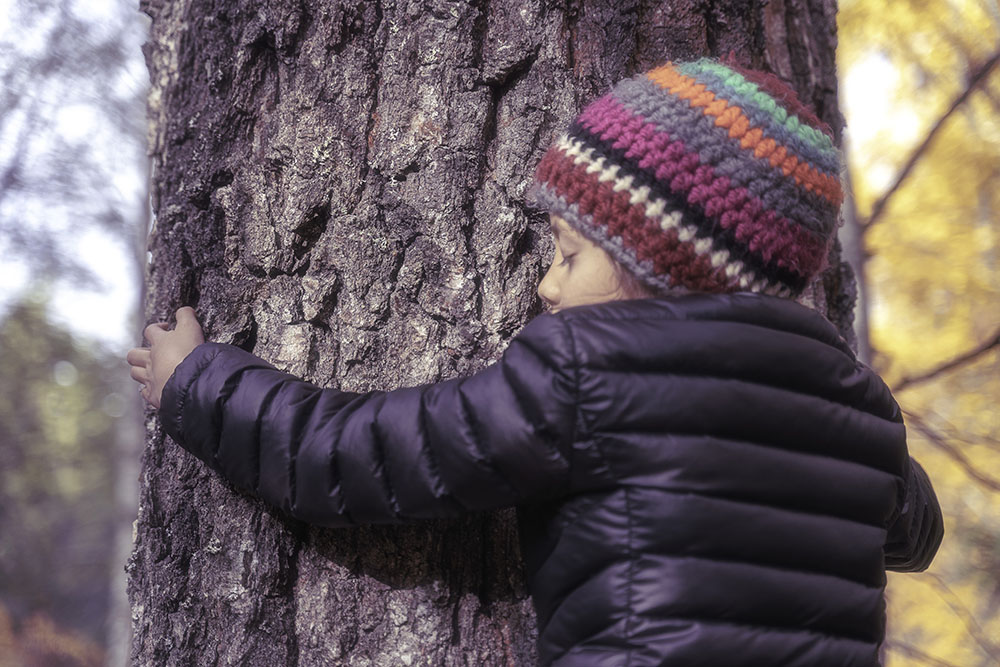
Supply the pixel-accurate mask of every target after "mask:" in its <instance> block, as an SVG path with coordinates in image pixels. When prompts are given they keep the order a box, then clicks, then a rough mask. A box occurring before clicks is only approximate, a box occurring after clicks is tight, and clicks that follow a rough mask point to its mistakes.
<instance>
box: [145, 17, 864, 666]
mask: <svg viewBox="0 0 1000 667" xmlns="http://www.w3.org/2000/svg"><path fill="white" fill-rule="evenodd" d="M142 9H143V11H145V12H147V13H148V14H149V15H150V16H151V17H152V19H153V22H152V28H151V35H150V42H149V43H148V45H147V47H146V57H147V63H148V66H149V69H150V76H151V81H152V86H153V87H152V91H151V94H150V98H149V114H150V122H151V141H152V144H151V151H152V155H153V159H154V179H153V192H152V202H153V210H154V214H155V224H154V230H153V234H152V237H151V239H150V248H151V250H152V253H153V260H152V264H151V268H150V270H149V273H148V277H147V289H148V297H149V300H148V304H149V305H148V308H147V316H148V318H149V319H150V320H154V319H165V318H166V317H167V316H169V315H170V314H171V313H172V312H173V310H174V309H175V308H177V307H178V306H179V305H182V304H191V305H195V306H197V308H198V310H199V313H200V315H201V317H202V318H203V320H204V323H205V325H206V330H207V334H208V336H209V337H210V338H211V339H213V340H216V341H222V342H232V343H235V344H238V345H241V346H243V347H244V348H246V349H249V350H252V351H254V352H255V353H257V354H258V355H260V356H263V357H265V358H267V359H268V360H270V361H272V362H274V363H276V364H277V365H278V366H280V367H282V368H284V369H287V370H289V371H291V372H293V373H295V374H298V375H300V376H304V377H305V378H307V379H309V380H312V381H314V382H317V383H319V384H322V385H331V386H338V387H341V388H343V389H347V390H353V391H360V390H367V389H375V388H379V389H384V388H392V387H397V386H403V385H412V384H417V383H423V382H432V381H435V380H440V379H444V378H449V377H452V376H455V375H459V374H467V373H471V372H474V371H475V370H477V369H480V368H482V367H484V366H485V365H487V364H488V363H490V362H491V361H493V360H495V359H496V358H497V356H498V355H499V353H500V351H501V350H502V348H503V347H504V345H505V343H506V341H507V340H508V339H509V338H510V337H511V336H512V335H513V334H514V333H515V332H516V331H518V330H519V328H520V327H521V326H522V325H523V324H524V323H525V322H526V321H527V320H528V319H529V318H530V317H531V316H533V315H534V314H535V313H537V312H538V308H539V305H540V304H539V303H538V301H537V298H536V296H535V287H536V285H537V282H538V279H539V275H540V271H541V269H542V264H543V262H544V260H545V259H546V256H547V255H548V254H549V252H550V250H551V247H550V242H549V241H548V239H547V229H546V228H547V223H546V221H545V219H544V217H543V216H541V215H539V214H537V213H532V212H530V211H528V210H526V208H525V207H524V205H523V199H524V195H525V191H526V189H527V187H528V185H529V183H530V178H531V174H532V172H533V169H534V166H535V164H536V163H537V161H538V160H539V159H540V157H541V155H542V152H543V151H544V150H545V148H546V147H547V146H548V144H549V143H550V141H551V140H552V139H553V133H554V132H557V131H559V130H561V129H562V128H563V127H564V126H565V124H566V123H567V122H568V121H569V120H570V119H571V118H572V117H573V116H574V115H575V114H576V113H577V112H578V111H579V110H580V108H581V107H582V106H583V105H584V104H585V103H586V102H588V101H590V100H592V99H594V98H595V97H596V96H597V95H599V94H601V93H603V92H604V91H605V90H607V89H608V88H609V87H610V86H611V85H612V84H613V83H614V82H615V81H617V80H619V79H621V78H623V77H625V76H627V75H630V74H633V73H636V72H639V71H642V70H644V69H647V68H649V67H651V66H653V65H655V64H659V63H660V62H662V61H664V60H667V59H669V58H675V59H683V58H691V57H695V56H698V55H703V54H710V53H711V54H728V53H730V52H732V53H733V54H734V55H735V56H736V57H737V58H741V59H743V60H744V61H745V62H747V63H748V64H751V65H753V66H756V67H765V66H766V67H769V68H770V69H772V70H774V71H776V72H777V73H778V74H779V75H781V76H783V77H784V78H786V79H788V80H789V81H790V82H791V83H792V84H793V85H794V86H795V87H796V88H797V89H798V91H799V92H800V94H801V96H802V98H803V99H804V100H806V101H808V102H809V103H811V104H812V105H813V106H814V107H816V109H817V111H818V113H819V115H820V116H821V117H822V118H824V119H825V120H826V121H827V122H828V123H829V124H830V125H831V126H833V127H834V128H838V129H839V128H840V126H841V122H840V117H839V114H838V111H837V96H836V91H837V81H836V78H835V71H834V44H835V25H834V16H835V13H836V7H835V3H834V2H833V0H827V1H823V0H808V1H807V0H784V1H781V0H771V2H764V0H752V1H750V2H745V3H730V2H721V1H708V2H706V1H705V0H678V1H677V2H672V3H669V4H668V3H659V2H651V1H648V0H624V1H623V0H617V1H616V2H607V1H601V0H584V1H573V2H554V1H552V2H546V1H543V0H522V1H518V0H481V1H479V2H449V1H446V0H427V1H425V2H417V1H412V2H407V1H400V2H393V1H391V0H383V1H379V2H367V1H361V0H356V1H354V2H327V1H323V2H320V1H318V0H313V1H309V2H281V1H280V0H273V1H267V0H260V1H254V0H240V1H239V2H231V1H223V0H186V1H181V0H176V1H172V2H171V1H167V0H147V1H145V2H143V3H142ZM831 266H832V267H833V269H832V270H831V271H829V272H828V273H827V274H826V275H825V276H824V279H823V280H822V281H820V282H819V283H818V284H817V285H816V286H815V288H814V289H813V290H811V296H812V298H813V299H814V300H815V301H816V303H817V305H818V307H819V308H821V309H823V310H824V311H826V312H827V313H829V314H830V316H831V318H832V319H834V321H836V322H838V323H839V324H840V325H841V328H842V330H843V331H845V334H848V335H849V330H850V301H851V293H852V292H851V286H850V283H849V280H848V279H847V278H848V273H845V271H844V270H843V268H842V267H841V265H840V264H839V262H838V260H837V257H836V256H834V257H833V261H832V262H831ZM147 426H148V435H149V439H148V443H147V448H146V451H145V457H144V461H143V468H142V491H141V502H140V514H139V522H138V532H137V541H136V546H135V551H134V553H133V556H132V558H131V561H130V563H129V572H130V586H129V594H130V599H131V602H132V607H133V614H134V618H135V621H136V625H135V635H134V645H133V659H134V660H135V661H136V662H137V663H138V664H167V665H173V664H200V663H206V662H212V663H225V664H246V665H268V666H271V665H277V664H281V665H294V664H359V665H360V664H379V665H399V664H422V665H459V664H470V665H495V664H518V665H528V664H533V662H534V646H533V643H534V618H533V614H532V611H531V607H530V603H529V602H528V600H527V597H526V593H525V591H524V585H523V581H522V574H521V570H520V563H519V560H520V558H519V555H518V549H517V540H516V531H515V526H514V523H513V521H512V514H511V512H499V513H496V514H491V515H478V516H470V517H467V518H463V519H459V520H456V521H450V522H438V523H434V524H429V525H419V526H409V527H402V528H379V527H376V528H356V529H349V530H336V531H334V530H322V529H315V528H309V527H306V526H304V525H301V524H298V523H296V522H294V521H291V520H289V519H287V518H285V517H283V516H281V515H280V514H279V513H276V512H274V511H271V510H269V509H267V508H265V507H263V506H262V505H261V504H260V503H258V502H256V501H254V500H251V499H249V498H246V497H244V496H241V495H238V494H236V493H234V492H233V491H232V490H231V489H230V488H229V487H228V486H227V485H226V484H225V483H224V482H222V481H221V480H220V479H219V478H218V477H216V476H214V475H213V474H211V473H209V472H208V471H207V469H206V468H205V467H204V466H202V465H201V464H200V463H199V462H197V461H196V460H195V459H193V458H192V457H190V456H188V455H187V454H185V453H184V452H183V451H181V450H180V449H179V448H177V447H176V446H174V445H172V444H170V443H168V442H165V441H164V437H163V435H162V432H161V431H160V430H159V428H158V426H157V423H156V421H155V419H153V418H152V416H151V417H150V419H149V421H148V422H147Z"/></svg>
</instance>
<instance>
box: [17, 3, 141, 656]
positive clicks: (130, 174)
mask: <svg viewBox="0 0 1000 667" xmlns="http://www.w3.org/2000/svg"><path fill="white" fill-rule="evenodd" d="M143 18H144V17H142V16H141V15H140V14H139V13H138V11H137V7H136V6H134V5H133V3H132V2H131V1H130V0H114V1H112V2H100V3H94V2H87V1H86V0H14V1H13V2H3V3H0V254H2V257H3V259H2V260H0V318H4V319H3V321H4V326H5V327H6V328H7V329H8V332H9V331H10V330H13V329H12V327H14V326H15V324H16V323H17V322H22V323H23V322H25V321H26V320H24V318H25V317H29V316H30V317H31V318H33V319H31V326H30V327H29V328H28V330H27V331H28V333H27V339H26V343H27V344H28V347H27V348H25V350H24V351H23V352H22V351H20V350H19V349H18V348H17V347H9V348H6V347H0V358H3V359H4V360H5V362H4V363H5V364H6V365H5V366H4V368H3V371H2V377H3V379H4V380H3V382H4V385H5V386H4V387H3V388H2V389H0V392H4V391H6V392H12V393H10V396H9V398H10V400H12V401H15V403H16V405H18V406H19V408H20V407H28V408H30V407H31V406H32V405H33V403H32V400H33V399H31V398H30V397H32V396H36V395H38V394H39V392H43V393H44V392H49V391H50V390H51V391H53V392H55V394H52V395H50V396H49V398H50V399H51V398H52V396H55V395H58V394H59V393H60V392H62V393H63V394H65V393H66V392H69V395H70V396H71V397H79V396H83V395H86V396H87V399H86V401H83V402H82V403H81V401H76V400H75V399H74V400H73V401H67V402H66V403H65V404H60V405H58V406H55V407H52V406H49V407H47V408H46V409H45V410H42V411H40V412H37V413H36V412H29V413H26V414H20V413H19V412H18V411H17V410H8V411H6V412H3V413H2V414H0V433H3V439H0V457H2V458H3V461H4V465H3V469H2V475H3V476H4V479H5V482H4V485H3V486H2V487H0V495H2V496H3V497H4V502H3V507H2V508H0V513H4V511H5V510H7V511H8V512H9V513H8V514H6V516H7V523H6V524H4V527H3V528H2V529H0V530H2V531H3V532H2V533H0V543H2V544H3V545H4V547H5V548H3V549H0V572H3V573H5V574H4V575H3V576H2V581H0V601H5V602H8V603H9V604H11V608H10V610H9V611H10V612H11V616H10V618H9V620H10V621H11V625H10V628H9V629H10V631H11V632H13V633H15V634H14V635H11V636H12V637H14V638H15V639H16V640H17V641H21V640H22V639H23V640H24V641H25V642H27V643H26V644H25V646H26V647H28V648H25V651H27V653H17V652H16V651H14V650H13V649H10V650H7V648H8V647H7V645H6V644H4V641H5V640H6V638H5V637H4V638H2V639H0V645H2V646H3V648H0V662H3V660H4V659H5V658H7V659H9V660H10V661H11V662H12V663H15V664H43V663H44V664H55V662H56V661H58V660H59V658H56V657H54V656H55V654H54V653H53V654H51V655H49V654H45V653H44V652H45V651H46V650H47V649H46V647H53V646H55V644H54V643H53V641H52V638H53V637H54V636H55V635H57V634H58V633H59V632H62V631H63V630H65V629H66V628H75V629H76V630H79V631H83V632H85V633H86V634H87V638H88V640H89V641H90V642H96V643H97V644H100V645H101V646H102V647H103V648H105V649H107V651H108V653H107V656H108V661H109V662H110V663H111V664H114V665H121V664H124V663H125V662H126V660H127V651H128V645H129V636H128V635H129V628H130V620H131V619H130V616H129V609H128V607H127V601H126V598H125V573H124V571H123V567H122V564H123V562H124V561H125V559H126V558H127V556H128V553H129V550H130V547H131V537H132V521H133V519H134V517H135V508H136V504H137V495H138V494H137V489H136V483H135V480H136V478H137V477H138V456H139V450H140V439H141V435H140V434H141V432H142V421H141V412H140V411H139V405H138V404H139V401H138V399H137V397H136V396H135V394H134V393H132V392H130V393H129V395H128V399H126V400H125V401H124V404H123V405H119V406H118V408H115V409H116V410H120V411H122V412H121V414H116V415H114V416H112V415H110V414H108V413H107V411H105V410H103V409H101V406H103V405H104V404H103V402H102V401H101V400H99V398H100V397H98V398H94V397H93V396H91V395H90V394H89V393H87V392H96V391H98V389H100V390H102V391H105V392H108V395H110V394H113V393H114V392H117V391H118V390H119V389H122V388H121V386H120V385H122V384H125V385H127V384H129V383H128V382H127V381H123V378H122V376H123V366H124V364H123V363H122V361H121V356H122V354H123V353H124V350H120V351H119V350H115V351H113V352H111V351H109V350H108V348H111V347H113V346H114V345H115V343H117V344H118V345H121V342H120V341H122V338H123V333H122V329H124V326H123V324H124V321H126V320H127V319H129V318H131V319H132V320H133V321H134V322H135V323H134V324H133V325H132V326H131V327H130V328H131V329H132V330H137V329H138V320H139V310H140V309H139V307H138V300H137V298H136V297H137V295H138V294H139V290H138V289H137V285H138V284H139V283H140V282H141V276H142V268H143V266H144V265H145V247H144V244H145V234H146V229H147V226H148V222H149V217H148V214H147V211H148V205H147V203H146V201H145V199H146V198H145V183H146V180H147V179H146V176H147V173H148V169H147V164H148V162H147V160H146V156H145V151H144V138H145V122H144V106H145V105H144V100H145V97H146V90H147V87H146V85H145V84H146V72H145V68H144V67H143V65H142V61H141V53H140V50H139V49H140V44H141V42H142V39H143V36H144V33H145V30H144V28H145V25H144V22H143ZM140 240H141V243H140V242H139V241H140ZM98 257H101V258H103V259H104V260H105V261H104V262H103V266H100V268H99V270H94V266H95V263H96V262H98V261H99V260H98ZM108 260H111V261H108ZM39 290H41V291H44V292H45V293H46V294H48V295H49V297H50V299H51V301H50V302H49V304H48V306H49V307H48V308H47V310H46V311H45V314H44V317H42V315H41V314H39V313H40V312H41V311H39V312H38V313H36V312H35V310H32V308H35V306H32V307H31V308H28V307H27V305H26V304H29V303H32V302H31V299H30V298H27V297H25V296H24V295H26V294H33V293H34V292H36V291H39ZM107 293H111V294H112V295H118V294H123V295H135V296H132V298H133V299H134V302H133V303H129V304H128V306H129V307H130V308H128V312H127V313H123V315H122V316H121V317H112V318H107V319H105V318H102V317H89V318H88V317H86V316H84V317H81V316H80V311H81V310H83V309H82V308H80V304H81V303H82V304H95V303H96V304H97V305H98V307H100V306H104V305H105V304H106V303H107V302H108V301H110V300H111V299H110V298H108V297H107V296H106V295H107ZM102 297H103V298H102ZM119 298H120V299H121V300H124V301H127V300H128V298H129V296H121V297H119ZM69 304H73V305H76V306H77V311H76V312H75V313H74V314H73V317H67V315H66V313H65V312H59V311H60V310H61V309H62V308H65V307H66V306H67V305H69ZM36 305H37V304H36ZM39 308H40V306H39ZM36 310H37V308H36ZM123 310H125V308H123ZM95 320H99V321H95ZM49 327H51V328H52V330H51V331H50V330H49ZM82 330H83V331H87V333H90V334H91V335H94V333H93V332H95V330H96V331H99V332H100V334H99V335H100V338H101V342H102V343H103V345H102V346H99V345H97V344H96V343H95V344H93V345H85V344H84V343H82V342H81V340H80V332H81V331H82ZM71 331H72V332H73V334H74V336H75V340H73V341H71V342H72V347H73V349H74V350H75V352H74V353H73V354H75V355H76V356H78V357H80V358H84V357H86V363H84V364H82V365H78V368H79V369H80V373H84V372H85V371H84V370H83V369H84V368H86V369H87V371H86V372H89V371H90V370H95V372H96V368H95V367H96V366H97V365H98V362H97V361H96V360H97V359H99V360H100V365H102V366H101V369H100V372H99V373H98V376H97V378H99V381H97V380H96V379H94V380H93V381H92V379H91V378H90V377H89V376H86V377H82V378H81V379H80V381H79V384H78V385H76V387H77V388H76V389H71V388H63V389H59V388H58V387H56V385H55V384H53V382H54V380H53V378H52V368H53V367H54V364H56V363H57V362H66V363H70V362H72V363H74V364H76V363H77V362H76V361H73V359H75V358H76V357H73V358H72V359H71V358H69V357H66V356H65V355H66V354H68V352H66V350H67V349H69V347H68V346H70V342H66V343H65V345H63V344H60V345H56V344H54V343H53V341H55V340H64V339H65V340H66V341H69V335H70V332H71ZM5 342H7V343H11V342H12V341H11V340H10V339H8V340H6V341H5ZM21 342H25V341H21ZM91 347H92V348H94V349H93V350H90V348H91ZM43 353H47V354H52V355H57V356H53V357H49V358H46V357H44V354H43ZM19 354H21V355H23V356H17V355H19ZM40 354H42V356H39V355H40ZM58 355H63V356H58ZM87 355H90V356H87ZM91 357H93V358H91ZM29 358H30V359H31V360H32V363H34V364H36V365H37V371H36V370H33V369H26V367H25V366H24V363H26V362H25V360H26V359H29ZM104 364H106V365H107V366H106V367H105V366H103V365H104ZM22 371H24V372H22ZM108 373H111V374H112V376H111V377H109V376H108ZM111 378H113V379H114V381H112V379H111ZM94 382H97V384H94ZM53 387H55V389H53ZM83 387H86V388H87V389H86V392H84V391H83V390H82V389H81V388H83ZM57 390H58V391H57ZM133 392H134V390H133ZM47 395H48V394H47ZM81 400H82V399H81ZM115 400H116V401H118V402H119V403H121V402H122V399H121V397H120V396H119V397H118V398H117V399H115ZM80 405H86V406H89V407H93V408H95V410H94V411H93V412H92V413H91V414H90V415H89V416H88V417H87V418H86V419H82V418H81V419H67V418H66V415H65V414H64V412H63V410H70V411H72V410H73V409H76V408H78V407H80ZM74 406H75V407H74ZM8 407H9V406H8ZM56 408H58V409H56ZM126 408H127V409H126ZM37 419H43V420H45V419H51V420H54V421H53V423H47V422H45V421H42V422H38V421H33V420H37ZM24 425H32V427H33V428H34V430H31V431H27V432H22V431H20V430H19V429H18V426H24ZM71 425H77V426H80V427H81V428H80V429H79V430H72V429H69V430H68V427H69V426H71ZM95 434H98V435H99V437H98V435H95ZM18 451H20V452H22V454H23V456H22V455H15V453H16V452H18ZM71 452H72V453H73V454H72V456H74V457H77V456H78V457H79V458H76V459H73V460H74V464H73V465H72V466H69V465H68V464H67V457H69V456H70V453H71ZM18 466H24V467H23V468H19V467H18ZM94 466H105V467H106V470H104V471H103V472H100V473H98V471H96V470H95V469H94ZM49 474H51V478H50V479H48V480H45V479H44V478H45V476H46V475H49ZM98 474H100V480H101V482H100V484H99V485H98V486H97V487H96V488H95V490H94V492H95V495H94V497H93V498H90V497H89V496H88V497H85V498H82V499H81V498H80V497H78V493H77V492H72V493H71V492H69V491H68V490H67V488H66V487H65V484H69V485H70V486H69V488H76V487H75V486H74V484H77V485H78V483H81V482H80V480H82V479H83V478H86V479H91V478H92V477H93V476H95V475H98ZM29 479H31V480H33V481H32V482H31V483H30V484H28V483H26V481H27V480H29ZM15 480H19V481H18V483H16V484H15V483H14V481H15ZM67 480H70V481H67ZM72 480H77V481H75V482H74V481H72ZM8 482H10V485H9V486H7V483H8ZM88 484H89V482H88ZM19 493H25V494H30V493H34V494H36V496H35V497H34V498H33V497H32V496H22V495H18V494H19ZM107 494H111V498H112V499H113V503H114V505H113V506H112V507H110V508H109V507H108V506H107V505H105V504H102V502H98V499H104V500H106V498H107ZM39 500H44V502H37V503H36V501H39ZM20 509H24V510H25V511H24V512H23V513H21V512H19V511H17V510H20ZM41 509H44V512H42V513H41V514H39V513H38V512H39V510H41ZM84 509H87V510H91V511H92V513H88V512H85V511H83V510H84ZM98 510H100V511H98ZM109 526H111V527H113V531H112V533H113V537H109V535H108V531H109ZM54 529H55V530H57V533H58V534H56V535H53V534H52V533H51V531H52V530H54ZM59 534H61V535H62V536H63V539H65V538H69V537H72V542H71V543H70V544H68V545H66V546H65V548H59V549H56V551H55V552H53V551H52V549H54V548H55V546H56V545H55V543H54V542H52V541H53V540H57V539H60V538H59ZM14 535H21V536H22V537H24V538H25V539H23V540H14V539H13V537H14ZM95 545H99V550H95ZM81 554H86V555H88V557H89V558H90V561H88V563H87V564H83V563H82V562H81ZM99 566H104V567H106V568H107V569H106V570H105V571H103V572H97V571H96V569H97V568H99ZM25 568H28V570H26V569H25ZM39 568H40V569H39ZM50 568H55V572H54V573H53V572H52V570H51V569H50ZM41 572H44V574H45V575H46V580H45V581H44V582H40V581H38V580H37V579H36V578H32V576H29V574H30V573H34V574H40V573H41ZM84 572H85V574H84ZM28 588H30V589H32V590H34V591H35V592H36V593H37V595H34V596H33V597H31V599H30V603H29V602H27V601H26V599H25V598H24V597H23V596H24V594H25V593H24V592H25V590H27V589H28ZM82 591H86V593H83V592H82ZM90 596H103V597H100V599H94V598H93V597H90ZM107 596H110V598H111V599H110V601H109V600H107V599H105V598H106V597H107ZM39 605H42V606H39ZM44 605H48V608H44ZM74 610H75V611H74ZM25 614H46V615H48V616H51V617H52V618H54V619H56V620H57V621H59V623H60V624H61V625H60V626H59V627H58V628H50V627H49V626H48V625H46V622H47V621H46V622H39V623H33V622H27V623H26V622H25ZM0 625H3V621H2V620H0ZM22 632H28V633H29V635H30V636H28V635H23V634H19V633H22ZM32 633H33V634H32ZM2 634H3V632H2V631H0V635H2ZM25 637H27V639H26V638H25ZM31 637H34V638H35V639H31ZM32 646H34V648H31V647H32ZM64 648H65V645H64ZM76 653H79V651H77V652H76ZM29 655H30V656H35V657H33V658H29V657H26V656H29ZM42 655H48V657H47V658H42V657H39V656H42ZM67 655H70V654H67ZM74 655H75V654H74ZM80 655H82V654H80ZM12 656H14V657H12ZM66 659H67V660H69V659H70V658H69V657H67V658H66ZM81 659H82V658H81ZM88 660H90V659H89V658H88ZM5 664H6V663H5ZM59 664H67V663H65V662H60V663H59ZM88 664H89V662H88Z"/></svg>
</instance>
